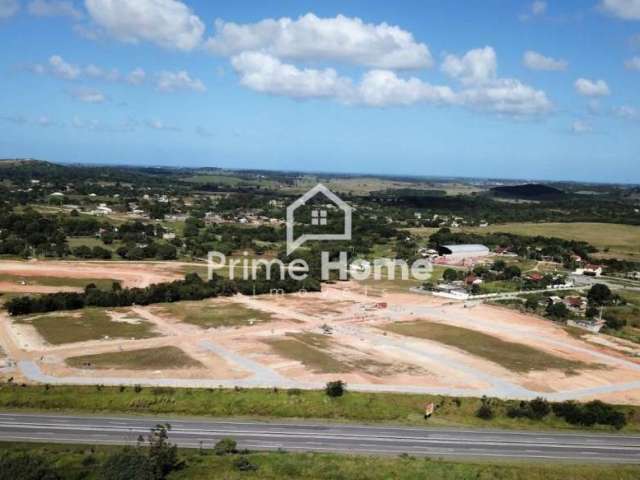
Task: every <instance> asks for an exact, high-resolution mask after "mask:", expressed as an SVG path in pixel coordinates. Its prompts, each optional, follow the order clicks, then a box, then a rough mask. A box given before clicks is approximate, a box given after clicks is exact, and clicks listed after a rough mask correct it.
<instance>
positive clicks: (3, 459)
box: [0, 451, 60, 480]
mask: <svg viewBox="0 0 640 480" xmlns="http://www.w3.org/2000/svg"><path fill="white" fill-rule="evenodd" d="M59 478H60V476H59V475H58V474H57V473H56V472H55V470H54V469H53V466H52V465H51V464H50V463H49V461H47V460H46V459H45V458H43V457H40V456H38V455H34V454H31V453H26V452H19V453H12V452H10V451H9V452H6V453H2V454H0V480H58V479H59Z"/></svg>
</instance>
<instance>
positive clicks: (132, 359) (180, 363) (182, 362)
mask: <svg viewBox="0 0 640 480" xmlns="http://www.w3.org/2000/svg"><path fill="white" fill-rule="evenodd" d="M66 362H67V364H68V365H69V366H71V367H77V368H83V367H85V368H86V366H87V365H88V364H90V367H91V368H99V369H107V368H116V369H123V370H170V369H176V368H189V367H202V364H201V363H200V362H198V361H196V360H194V359H193V358H191V357H189V356H188V355H187V354H186V353H184V352H183V351H182V350H180V349H179V348H177V347H160V348H144V349H141V350H129V351H125V352H110V353H99V354H97V355H83V356H80V357H71V358H67V359H66Z"/></svg>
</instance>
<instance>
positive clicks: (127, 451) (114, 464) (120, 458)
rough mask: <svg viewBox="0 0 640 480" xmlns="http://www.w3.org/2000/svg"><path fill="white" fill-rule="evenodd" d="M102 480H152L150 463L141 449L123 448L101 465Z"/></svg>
mask: <svg viewBox="0 0 640 480" xmlns="http://www.w3.org/2000/svg"><path fill="white" fill-rule="evenodd" d="M101 473H102V475H101V478H102V479H103V480H130V479H132V478H135V479H136V480H154V476H153V469H152V467H151V462H150V461H149V459H148V458H147V456H146V455H145V452H144V450H142V449H141V448H133V447H125V448H123V449H122V450H121V451H119V452H116V453H113V454H111V455H110V456H109V457H108V458H107V459H106V460H105V462H104V464H103V465H102V469H101Z"/></svg>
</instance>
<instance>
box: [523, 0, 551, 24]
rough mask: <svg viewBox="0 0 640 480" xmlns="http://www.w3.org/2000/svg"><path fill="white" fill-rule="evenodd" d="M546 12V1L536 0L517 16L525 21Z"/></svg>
mask: <svg viewBox="0 0 640 480" xmlns="http://www.w3.org/2000/svg"><path fill="white" fill-rule="evenodd" d="M546 12H547V2H543V1H540V0H536V1H535V2H533V3H531V4H530V5H529V8H528V10H527V11H526V12H525V13H523V14H521V15H520V16H519V18H520V20H522V21H523V22H526V21H527V20H530V19H531V18H533V17H540V16H542V15H544V14H545V13H546Z"/></svg>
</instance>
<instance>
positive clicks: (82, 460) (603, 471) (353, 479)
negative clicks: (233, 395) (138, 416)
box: [0, 432, 640, 480]
mask: <svg viewBox="0 0 640 480" xmlns="http://www.w3.org/2000/svg"><path fill="white" fill-rule="evenodd" d="M169 441H171V432H169ZM121 448H122V447H116V446H97V447H94V446H92V447H90V448H88V446H86V445H55V444H45V445H38V444H19V443H11V444H9V443H0V451H2V452H6V453H5V454H10V453H11V454H17V453H25V454H27V455H28V456H29V457H36V458H44V459H45V460H46V461H47V462H48V463H50V464H51V465H52V467H53V469H54V470H55V472H56V473H57V475H59V476H60V478H61V479H62V480H71V479H73V480H77V479H81V478H82V479H87V480H92V479H95V478H99V476H98V473H97V472H98V471H99V470H100V467H101V465H102V464H103V463H104V461H105V459H106V458H107V456H108V455H109V454H111V453H113V452H116V451H119V450H120V449H121ZM205 448H211V445H205ZM179 454H180V458H181V459H182V460H184V468H182V469H181V470H178V471H176V472H173V473H171V474H170V475H169V477H168V478H169V479H171V480H181V479H189V480H205V479H207V480H209V479H213V478H220V479H225V480H238V479H247V480H257V479H260V480H283V479H296V480H318V479H330V480H388V479H394V480H425V479H442V480H470V479H478V480H489V479H501V480H543V479H544V480H567V479H571V480H633V479H636V478H638V476H640V467H639V466H637V465H597V464H595V465H594V464H590V465H571V464H560V463H552V464H546V465H545V464H544V463H539V462H538V463H525V462H500V461H494V462H492V463H490V462H487V461H482V462H481V461H475V462H474V461H466V462H465V461H461V460H460V461H453V460H450V461H445V460H436V459H432V458H423V457H413V456H409V455H406V456H402V457H391V456H376V457H371V456H365V455H347V454H342V455H339V454H331V453H290V452H284V451H282V452H272V453H267V452H261V453H258V452H253V453H252V452H248V453H244V454H243V456H244V457H245V458H246V459H248V460H249V462H250V463H251V464H252V465H254V466H255V470H253V471H240V470H239V469H238V468H237V467H234V461H236V460H237V458H238V456H239V455H225V456H218V455H213V454H212V453H210V451H208V450H204V451H202V452H200V451H197V450H186V449H180V450H179ZM214 472H215V473H214ZM16 480H17V479H16Z"/></svg>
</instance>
